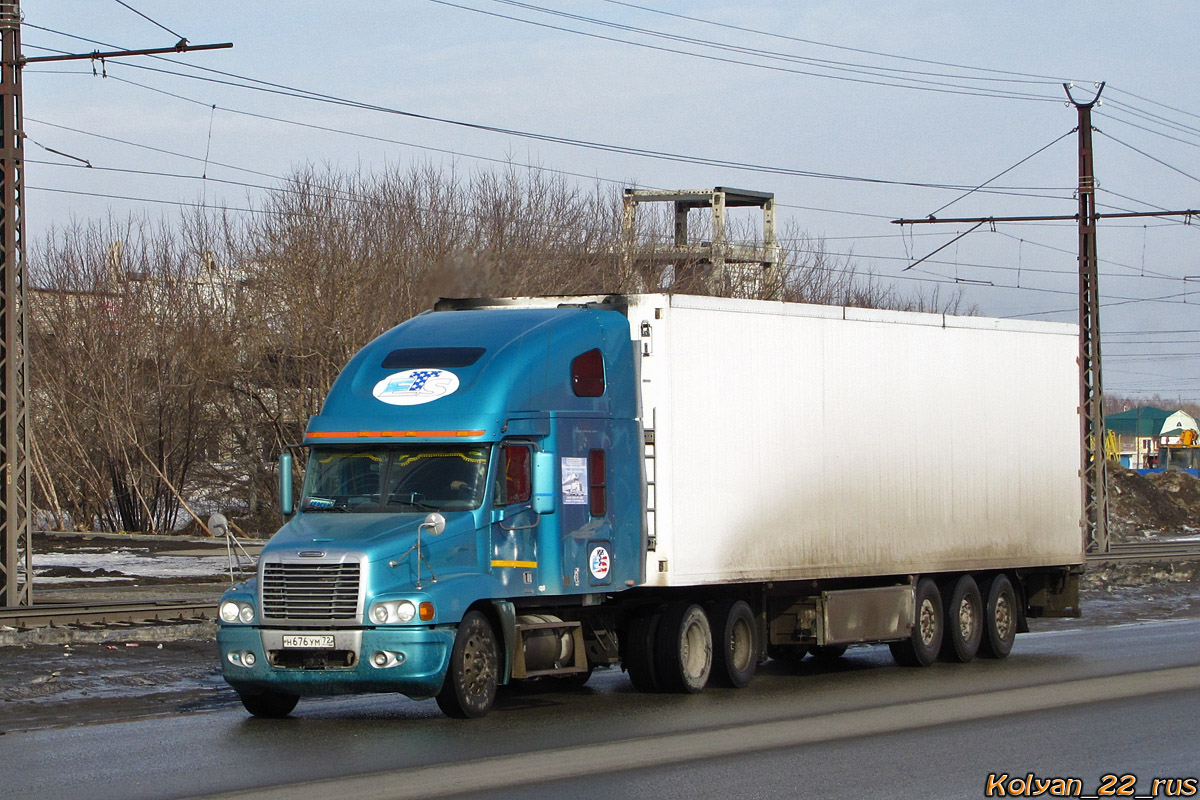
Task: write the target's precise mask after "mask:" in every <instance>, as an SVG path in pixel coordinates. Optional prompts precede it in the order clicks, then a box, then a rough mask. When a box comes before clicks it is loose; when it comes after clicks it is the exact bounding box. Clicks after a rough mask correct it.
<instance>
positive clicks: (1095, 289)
mask: <svg viewBox="0 0 1200 800" xmlns="http://www.w3.org/2000/svg"><path fill="white" fill-rule="evenodd" d="M1063 88H1064V89H1066V91H1067V99H1068V100H1069V101H1070V103H1071V104H1072V105H1073V106H1075V108H1076V110H1077V111H1078V114H1079V128H1078V134H1079V136H1078V138H1079V189H1078V193H1079V198H1078V200H1079V209H1078V211H1077V212H1076V213H1075V214H1072V215H1041V216H1018V217H957V218H953V219H938V218H936V217H932V216H930V217H925V218H923V219H896V220H892V223H893V224H894V225H928V224H938V223H943V224H947V223H954V224H964V223H971V222H973V223H976V225H975V228H978V227H980V226H981V225H983V224H984V223H992V225H993V227H994V225H995V223H997V222H1049V221H1065V220H1075V221H1076V222H1077V223H1078V225H1079V358H1078V362H1079V431H1080V437H1079V438H1080V455H1079V462H1080V467H1079V475H1080V478H1081V481H1080V482H1081V484H1082V493H1083V518H1082V520H1081V525H1082V527H1083V542H1084V546H1085V548H1086V549H1087V551H1088V552H1089V553H1106V552H1108V550H1109V538H1108V479H1107V471H1106V469H1105V455H1104V406H1103V400H1104V395H1103V391H1102V388H1101V382H1100V286H1099V278H1098V274H1099V269H1098V262H1097V257H1096V223H1097V221H1098V220H1101V219H1117V218H1127V217H1176V216H1182V217H1189V218H1190V217H1193V216H1196V215H1198V214H1200V211H1198V210H1196V209H1194V208H1192V209H1186V210H1183V211H1122V212H1116V213H1112V214H1098V213H1096V173H1095V169H1094V166H1093V161H1092V107H1093V106H1095V105H1096V103H1097V102H1098V101H1099V100H1100V94H1101V92H1103V91H1104V84H1103V83H1100V84H1098V85H1097V90H1096V96H1095V97H1093V98H1092V99H1091V101H1090V102H1087V103H1079V102H1077V101H1076V100H1075V98H1074V97H1072V96H1071V87H1070V85H1069V84H1063ZM975 228H972V229H971V231H973V230H975ZM971 231H967V233H970V232H971ZM963 236H966V233H964V234H961V235H959V236H958V237H955V239H954V241H957V240H958V239H961V238H962V237H963ZM942 247H946V245H942ZM940 249H942V248H941V247H939V248H938V250H940ZM933 252H934V253H936V252H937V250H934V251H933ZM931 255H933V253H929V254H928V255H926V256H923V257H922V258H920V259H917V260H916V261H914V262H913V263H912V264H910V265H909V266H908V267H906V269H911V268H912V267H914V266H916V265H917V264H919V263H920V262H921V261H924V260H925V259H926V258H929V256H931Z"/></svg>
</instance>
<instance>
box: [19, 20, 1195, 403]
mask: <svg viewBox="0 0 1200 800" xmlns="http://www.w3.org/2000/svg"><path fill="white" fill-rule="evenodd" d="M21 6H22V11H23V15H24V27H23V30H22V40H23V54H24V55H25V56H26V57H36V56H39V55H50V54H55V53H61V52H71V53H86V52H91V51H93V50H96V49H100V50H108V49H124V48H129V49H134V48H136V49H141V48H151V47H169V46H172V45H174V44H175V43H176V41H178V39H179V38H186V39H188V40H189V42H190V43H191V44H193V45H201V44H209V43H222V42H232V43H233V45H234V46H233V48H232V49H228V50H214V51H208V52H192V53H188V54H185V55H180V56H170V57H166V58H151V57H137V58H125V59H119V60H117V59H114V60H108V61H106V62H105V63H104V64H102V65H101V64H98V63H96V64H94V63H92V62H89V61H82V62H68V63H55V64H29V65H28V66H27V67H26V68H25V71H24V114H25V129H26V134H27V139H26V145H25V147H26V152H25V154H26V159H27V167H26V173H25V180H26V186H27V190H26V226H27V236H28V237H29V239H30V240H31V241H33V242H35V243H36V242H38V241H41V240H44V238H45V237H46V236H47V235H48V234H49V233H50V232H52V231H54V230H56V229H62V228H63V227H65V226H69V225H72V224H74V223H84V224H86V223H87V222H89V221H92V220H102V219H105V218H107V217H109V216H110V215H111V216H113V217H114V218H116V219H124V218H125V217H127V216H129V215H131V214H132V215H137V216H145V217H149V218H151V219H158V218H160V217H165V218H167V219H171V218H174V217H176V216H178V214H179V211H180V209H181V208H185V207H187V206H189V205H193V204H197V203H205V204H208V205H210V206H218V207H230V208H249V207H253V205H254V204H255V202H256V198H259V197H261V195H262V193H263V192H264V191H265V189H264V188H261V187H270V186H275V185H278V184H279V182H280V179H281V178H282V177H284V176H286V175H288V174H289V173H291V172H292V171H294V170H296V169H298V168H301V167H303V166H305V165H309V164H312V165H317V166H324V165H328V166H331V167H334V168H336V169H342V170H347V171H354V170H359V169H361V170H364V171H371V170H382V169H391V168H395V167H397V166H405V165H408V164H436V165H441V166H445V167H449V166H453V167H454V168H455V169H456V170H458V171H460V172H464V173H469V172H472V171H476V170H490V169H499V168H501V167H502V165H503V164H505V163H508V162H511V163H515V164H532V165H536V166H537V167H539V168H545V169H552V170H557V171H561V172H563V173H566V175H567V177H568V178H569V179H570V180H573V181H579V182H580V184H581V185H584V186H590V185H593V184H594V183H595V182H596V181H601V182H604V185H607V186H612V187H613V188H614V191H615V190H617V189H619V188H620V187H623V186H632V185H637V186H641V187H655V188H662V189H690V188H704V187H714V186H732V187H737V188H742V189H751V190H756V191H765V192H773V193H774V194H775V198H776V203H777V204H778V208H779V227H780V231H781V235H783V236H787V237H800V236H804V237H812V238H818V239H822V240H823V241H824V247H825V249H826V250H827V251H829V252H831V253H834V254H842V255H845V256H847V257H850V258H852V259H853V262H854V264H855V266H856V268H857V269H858V270H860V271H862V272H871V273H873V274H874V275H876V276H877V277H878V279H879V280H881V281H884V282H886V283H889V284H894V285H896V286H897V288H898V289H899V290H900V291H902V292H904V293H908V294H911V293H915V292H922V293H924V294H926V295H929V294H931V293H932V292H934V291H938V292H940V293H941V294H942V296H945V295H946V294H947V293H950V292H954V291H956V290H961V291H962V293H963V296H964V300H965V301H966V303H968V304H973V305H975V306H977V307H978V310H979V312H980V313H982V314H984V315H987V316H996V317H1016V318H1021V319H1043V320H1051V321H1058V322H1074V321H1075V320H1076V319H1077V311H1076V308H1077V277H1076V276H1077V258H1076V252H1077V232H1076V227H1075V223H1074V222H1073V221H1064V222H1053V223H1048V222H1038V223H1003V222H998V223H996V224H995V226H994V229H993V226H992V225H984V226H981V227H980V228H978V229H977V230H975V231H972V232H970V233H967V231H968V229H969V228H971V227H972V225H970V224H939V225H912V226H899V225H895V224H892V220H896V219H901V218H907V219H914V218H916V219H920V218H925V217H928V216H929V215H931V214H933V215H935V216H937V217H938V218H951V217H983V216H997V217H999V216H1028V215H1071V214H1074V213H1075V211H1076V208H1077V202H1076V200H1075V192H1074V189H1075V187H1076V185H1077V180H1078V178H1077V176H1078V156H1077V149H1076V147H1077V145H1076V141H1077V140H1076V134H1075V133H1073V131H1074V129H1075V127H1076V122H1077V114H1076V111H1075V109H1074V108H1073V107H1072V106H1070V105H1069V104H1068V103H1067V96H1066V93H1065V91H1064V89H1063V86H1062V84H1063V82H1071V83H1072V84H1073V88H1072V93H1073V94H1074V96H1075V97H1076V99H1078V100H1080V101H1087V100H1090V99H1092V97H1094V96H1095V93H1096V91H1097V84H1098V83H1099V82H1104V83H1105V86H1104V89H1103V92H1102V94H1101V104H1100V105H1099V106H1098V107H1096V109H1095V110H1094V116H1093V127H1094V128H1095V129H1096V133H1094V139H1095V148H1094V149H1095V172H1096V177H1097V181H1098V187H1099V190H1098V191H1099V193H1098V195H1097V198H1098V207H1099V210H1100V211H1101V212H1119V211H1151V210H1155V211H1163V210H1169V211H1175V210H1185V209H1194V208H1200V185H1198V184H1200V158H1198V156H1200V149H1198V148H1200V82H1197V80H1196V73H1197V68H1198V67H1200V57H1198V56H1197V54H1196V53H1197V51H1196V47H1195V31H1196V30H1198V29H1200V5H1197V4H1196V3H1194V2H1168V1H1165V0H1164V1H1163V2H1153V1H1152V2H1147V3H1117V2H1103V3H1086V4H1085V3H1078V2H1076V3H1046V2H1044V0H1037V1H1035V0H1014V2H1008V3H1004V4H990V3H989V4H984V3H962V2H953V1H952V0H906V2H892V1H891V0H876V1H875V2H847V1H843V2H832V0H829V1H827V2H781V1H780V0H742V1H741V2H737V3H730V2H716V1H715V0H695V2H687V3H684V2H674V1H672V0H628V2H625V1H624V0H620V1H618V0H530V2H516V1H515V0H445V1H444V2H443V1H441V0H374V1H373V2H362V1H361V0H341V2H337V3H330V2H310V1H309V0H291V1H290V2H283V0H258V1H256V0H236V2H235V1H232V0H206V2H203V3H191V2H189V3H183V2H178V0H175V1H174V2H172V1H170V0H23V2H22V4H21ZM250 87H257V88H250ZM264 90H267V91H264ZM317 96H320V97H321V98H323V100H321V99H318V98H317ZM472 126H474V127H472ZM483 128H491V129H497V128H498V129H503V130H500V131H497V130H484V129H483ZM521 134H524V135H521ZM548 138H553V139H554V141H548ZM563 140H569V141H563ZM597 145H600V146H601V147H597ZM52 151H57V152H52ZM647 151H653V152H655V153H659V154H664V153H665V154H671V157H666V158H664V157H661V156H660V157H651V155H650V154H648V152H647ZM83 162H86V163H88V164H90V165H91V167H90V168H88V167H85V166H84V164H83ZM980 186H983V187H984V188H983V189H981V190H979V191H974V192H971V191H969V190H971V189H973V188H975V187H980ZM743 213H745V212H743ZM1189 221H1190V222H1193V223H1195V224H1186V223H1188V222H1189ZM960 236H961V238H956V237H960ZM1097 240H1098V252H1099V257H1100V293H1101V317H1100V320H1101V327H1102V331H1103V356H1104V387H1105V391H1106V392H1108V393H1111V394H1119V395H1124V396H1132V397H1145V396H1153V395H1161V396H1163V397H1164V398H1168V399H1170V398H1173V399H1180V400H1197V399H1200V263H1197V262H1198V260H1197V258H1196V255H1195V254H1196V252H1197V245H1198V244H1200V218H1195V219H1191V220H1189V219H1188V218H1186V217H1159V218H1133V219H1111V220H1102V221H1101V223H1100V229H1099V233H1098V236H1097ZM795 244H796V246H802V245H800V243H795ZM805 246H806V245H805ZM938 248H942V249H941V250H939V251H938V252H937V253H935V254H934V255H932V256H931V257H929V258H928V259H926V260H924V261H921V263H919V264H916V265H915V266H912V265H913V263H914V262H915V261H917V260H918V259H920V258H921V257H922V256H926V255H928V254H930V253H931V252H933V251H934V250H938Z"/></svg>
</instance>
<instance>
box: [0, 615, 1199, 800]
mask: <svg viewBox="0 0 1200 800" xmlns="http://www.w3.org/2000/svg"><path fill="white" fill-rule="evenodd" d="M1198 743H1200V620H1197V619H1186V620H1178V621H1167V622H1148V623H1142V624H1132V625H1117V626H1110V627H1093V628H1086V629H1079V630H1055V631H1048V632H1044V633H1037V634H1026V635H1022V636H1021V637H1019V638H1018V642H1017V647H1016V649H1015V650H1014V652H1013V655H1012V656H1011V657H1010V658H1008V659H1007V660H1005V661H1001V662H993V661H982V660H977V661H975V662H973V663H971V664H967V665H949V664H945V665H943V664H939V665H936V666H934V667H932V668H929V669H904V668H900V667H896V666H894V665H892V663H891V659H890V657H889V656H888V654H887V649H886V648H881V647H869V648H868V647H863V648H854V649H851V650H850V652H849V653H848V654H847V656H846V657H845V658H844V659H842V663H840V664H838V665H836V666H834V667H821V666H818V665H815V664H806V665H805V666H804V667H802V668H801V669H800V670H799V671H798V672H797V673H788V672H785V671H783V670H782V669H781V668H779V667H778V666H777V665H775V664H773V663H770V662H768V663H767V664H766V665H764V666H763V669H762V671H761V672H760V674H759V676H758V678H756V680H755V682H754V683H753V684H752V685H751V686H750V687H749V688H748V689H745V690H741V691H737V690H712V689H710V690H709V691H707V692H705V693H703V694H701V695H697V696H690V697H684V696H671V695H640V694H637V693H635V692H634V691H633V690H632V688H631V687H630V686H629V683H628V680H627V679H626V678H625V676H624V675H622V674H620V673H597V674H596V675H595V676H594V677H593V679H592V681H591V682H590V683H589V684H588V686H587V687H586V688H585V689H583V690H578V691H572V692H566V691H563V692H559V691H552V690H546V689H535V690H525V691H509V692H506V693H505V694H504V696H503V697H502V698H501V700H500V702H499V704H498V707H497V709H496V710H495V711H494V712H493V713H492V714H491V715H490V716H488V717H486V718H485V719H482V720H476V721H470V722H461V721H453V720H449V719H445V718H443V717H441V716H440V713H439V712H438V710H437V707H436V706H435V705H434V703H433V702H432V701H423V702H415V701H411V700H407V699H404V698H398V697H391V696H372V697H354V698H344V699H329V700H309V701H302V702H301V705H300V706H299V708H298V709H297V711H296V712H295V714H294V717H293V718H291V719H287V720H277V721H271V720H258V719H252V718H250V717H248V716H247V715H246V714H244V713H243V712H242V711H241V710H240V709H239V710H222V711H209V712H196V713H190V714H182V715H176V716H170V717H158V718H153V719H144V720H137V721H131V722H114V723H110V724H92V725H81V726H76V727H64V728H55V729H47V730H40V731H31V732H27V733H9V734H7V735H4V736H0V775H2V778H0V796H4V797H28V796H44V797H60V798H75V797H86V798H108V797H113V798H162V797H189V796H198V795H204V796H210V795H213V794H219V793H223V792H229V793H242V792H246V793H247V796H255V797H259V796H261V797H281V798H282V797H287V798H295V797H305V798H313V799H314V800H320V799H321V798H335V797H358V798H362V797H397V798H399V797H421V798H430V797H441V796H454V795H458V794H472V793H473V794H475V795H476V796H481V797H482V796H487V797H489V798H490V797H503V798H517V797H520V798H522V800H528V798H542V797H546V798H549V797H563V796H570V797H572V798H605V800H611V798H613V797H645V796H655V797H656V798H659V799H660V800H667V799H668V798H684V797H687V798H707V797H713V798H716V797H721V798H725V797H739V798H740V797H768V796H777V797H796V796H801V795H803V796H808V797H894V796H905V795H907V796H914V797H922V798H926V797H929V798H939V797H945V798H964V797H982V796H983V795H984V790H985V786H986V784H987V781H988V777H989V774H995V775H996V776H997V778H998V776H999V775H1008V776H1009V777H1008V780H1009V781H1012V780H1014V779H1022V778H1024V777H1025V776H1026V775H1027V774H1029V773H1034V774H1035V775H1036V776H1037V777H1038V778H1041V779H1053V778H1069V777H1074V778H1079V779H1080V781H1081V785H1082V789H1083V792H1082V794H1094V793H1095V791H1096V789H1097V788H1098V787H1100V786H1101V780H1102V778H1103V776H1105V775H1106V774H1111V775H1114V776H1117V777H1116V778H1114V779H1110V783H1111V785H1112V788H1114V789H1119V788H1122V787H1125V786H1127V785H1129V784H1127V783H1126V782H1125V781H1126V779H1124V778H1123V777H1121V776H1125V775H1135V776H1137V781H1138V782H1137V783H1136V790H1137V792H1138V793H1146V792H1148V791H1149V789H1150V787H1151V782H1152V780H1153V779H1154V778H1160V779H1167V778H1192V779H1195V778H1197V777H1200V754H1198V753H1200V748H1198V747H1197V744H1198ZM1003 785H1004V786H1006V787H1008V789H1009V790H1011V789H1012V788H1014V786H1015V785H1014V784H1012V783H1006V784H1003ZM1193 785H1194V784H1193ZM1178 786H1180V787H1181V788H1185V789H1186V786H1187V785H1186V784H1179V785H1178ZM1067 788H1071V787H1070V786H1068V787H1067ZM1167 788H1168V786H1167V785H1166V784H1160V790H1161V791H1160V794H1163V792H1164V791H1165V789H1167ZM1193 795H1194V796H1200V788H1198V789H1195V790H1194V791H1193Z"/></svg>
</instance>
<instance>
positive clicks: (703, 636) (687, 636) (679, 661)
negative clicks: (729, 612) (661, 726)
mask: <svg viewBox="0 0 1200 800" xmlns="http://www.w3.org/2000/svg"><path fill="white" fill-rule="evenodd" d="M654 645H655V646H654V673H655V676H656V677H657V679H658V681H657V682H658V688H659V691H663V692H678V693H683V694H696V693H697V692H701V691H704V687H705V686H707V685H708V677H709V675H710V674H712V663H713V639H712V628H711V627H709V624H708V615H707V614H705V613H704V609H703V608H701V607H700V606H698V605H696V604H695V603H689V602H687V601H682V602H678V603H673V604H672V605H669V606H667V609H666V610H665V611H664V612H663V615H662V620H661V621H660V622H659V623H658V635H656V636H655V637H654Z"/></svg>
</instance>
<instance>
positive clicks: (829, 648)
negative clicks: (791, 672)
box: [812, 644, 846, 664]
mask: <svg viewBox="0 0 1200 800" xmlns="http://www.w3.org/2000/svg"><path fill="white" fill-rule="evenodd" d="M812 654H813V658H815V659H816V660H817V661H819V662H821V663H822V664H832V663H833V662H834V661H837V660H838V659H839V658H841V657H842V656H844V655H846V645H844V644H822V645H817V646H816V647H814V648H813V649H812Z"/></svg>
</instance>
